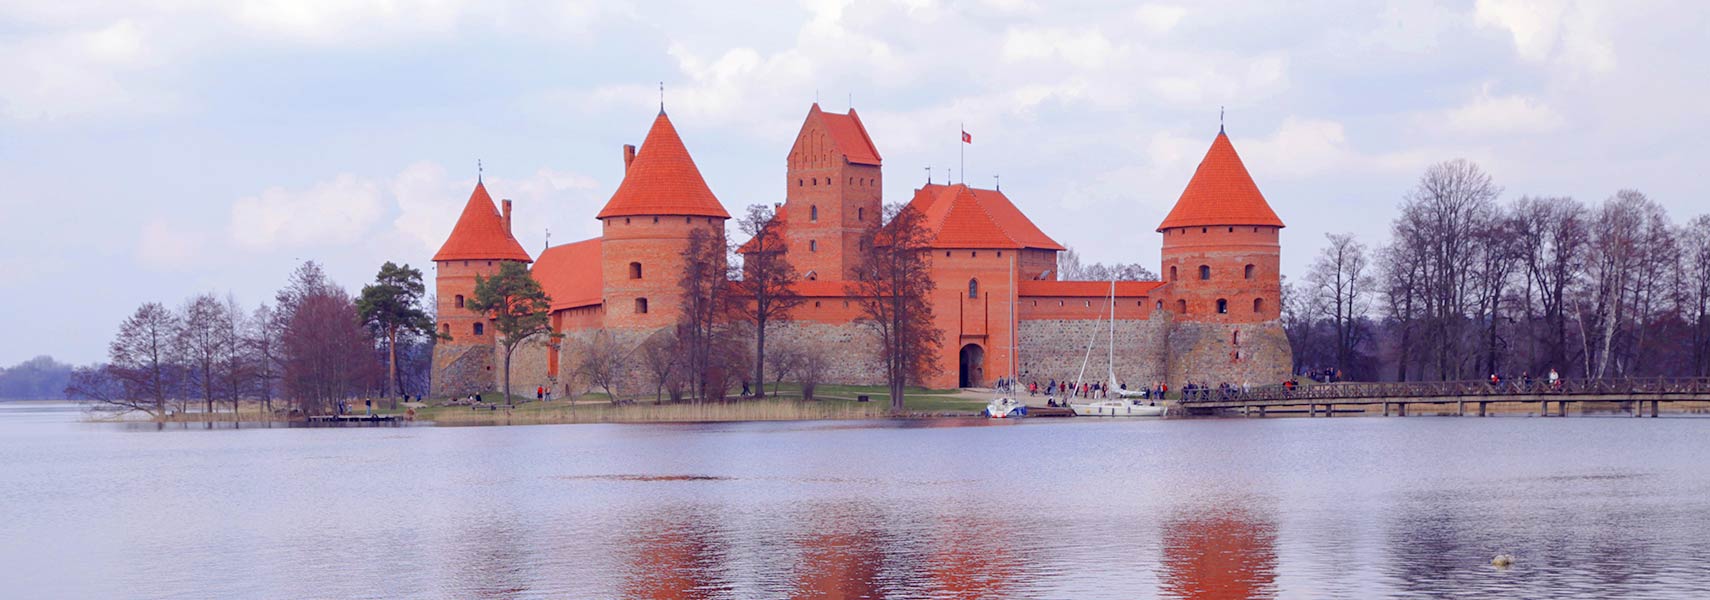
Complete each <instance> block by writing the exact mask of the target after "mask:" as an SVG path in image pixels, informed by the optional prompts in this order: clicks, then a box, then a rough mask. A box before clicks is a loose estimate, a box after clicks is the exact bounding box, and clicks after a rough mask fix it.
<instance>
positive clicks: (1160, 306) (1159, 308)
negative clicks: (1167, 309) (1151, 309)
mask: <svg viewBox="0 0 1710 600" xmlns="http://www.w3.org/2000/svg"><path fill="white" fill-rule="evenodd" d="M1156 310H1164V301H1163V300H1159V301H1158V307H1157V308H1156Z"/></svg>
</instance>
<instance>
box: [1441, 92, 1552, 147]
mask: <svg viewBox="0 0 1710 600" xmlns="http://www.w3.org/2000/svg"><path fill="white" fill-rule="evenodd" d="M1443 118H1444V120H1445V121H1447V122H1448V124H1449V125H1450V127H1452V128H1453V129H1454V130H1455V131H1457V132H1460V133H1464V134H1472V135H1479V134H1498V133H1545V132H1549V131H1554V130H1556V129H1558V128H1560V127H1561V126H1562V125H1563V123H1564V122H1565V121H1564V120H1563V119H1562V116H1561V115H1559V114H1556V111H1555V110H1553V109H1551V108H1550V107H1549V106H1548V105H1545V104H1544V103H1543V102H1542V101H1540V100H1538V99H1536V98H1531V97H1527V96H1521V95H1509V96H1492V95H1491V94H1490V86H1488V85H1487V86H1485V87H1484V89H1482V90H1480V91H1479V94H1478V96H1477V97H1475V98H1473V99H1472V100H1471V101H1468V102H1467V103H1466V104H1464V105H1462V106H1460V107H1457V108H1454V109H1451V110H1449V111H1447V113H1446V114H1444V115H1443Z"/></svg>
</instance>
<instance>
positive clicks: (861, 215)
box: [855, 208, 867, 221]
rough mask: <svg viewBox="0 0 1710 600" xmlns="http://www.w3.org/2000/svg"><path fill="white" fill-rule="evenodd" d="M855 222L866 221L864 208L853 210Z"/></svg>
mask: <svg viewBox="0 0 1710 600" xmlns="http://www.w3.org/2000/svg"><path fill="white" fill-rule="evenodd" d="M855 220H857V221H865V220H867V209H865V208H857V209H855Z"/></svg>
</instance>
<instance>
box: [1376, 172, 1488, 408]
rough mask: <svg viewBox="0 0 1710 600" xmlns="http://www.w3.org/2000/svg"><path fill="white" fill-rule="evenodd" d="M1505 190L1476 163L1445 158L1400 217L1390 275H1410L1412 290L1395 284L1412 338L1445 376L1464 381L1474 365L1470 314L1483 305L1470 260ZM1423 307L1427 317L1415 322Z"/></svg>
mask: <svg viewBox="0 0 1710 600" xmlns="http://www.w3.org/2000/svg"><path fill="white" fill-rule="evenodd" d="M1501 192H1502V188H1500V187H1497V185H1496V184H1495V183H1494V182H1492V181H1491V178H1490V175H1488V174H1486V173H1485V172H1484V171H1483V170H1481V169H1479V168H1478V166H1477V165H1475V164H1473V163H1471V162H1468V161H1466V160H1461V159H1456V160H1451V161H1446V162H1441V163H1437V164H1435V165H1432V166H1431V167H1429V168H1427V169H1426V170H1425V174H1424V175H1423V176H1421V177H1420V178H1419V183H1418V185H1417V187H1415V188H1414V190H1413V191H1412V192H1410V193H1409V194H1408V196H1407V197H1406V199H1405V200H1404V201H1403V202H1402V205H1401V215H1400V216H1399V217H1397V219H1396V223H1395V226H1394V231H1395V234H1394V236H1393V237H1394V239H1393V240H1392V244H1393V245H1394V246H1395V247H1396V248H1398V250H1399V252H1398V253H1396V256H1394V258H1395V259H1396V260H1393V261H1391V262H1390V265H1391V266H1392V267H1394V268H1397V269H1399V271H1396V272H1392V273H1390V274H1389V275H1390V276H1389V277H1388V279H1389V280H1390V283H1391V284H1395V283H1398V282H1402V281H1405V282H1406V289H1405V290H1392V294H1391V298H1392V300H1400V301H1401V302H1402V304H1404V305H1406V309H1405V310H1406V312H1407V313H1408V319H1407V321H1408V323H1407V324H1406V325H1405V326H1406V329H1405V330H1404V331H1406V332H1407V335H1408V336H1409V337H1411V336H1412V335H1413V334H1415V333H1417V334H1420V339H1418V343H1421V344H1422V345H1423V347H1424V349H1425V350H1426V351H1427V352H1428V353H1429V356H1428V358H1429V359H1431V363H1432V366H1433V367H1434V369H1433V371H1434V375H1435V376H1436V377H1437V378H1439V379H1458V378H1460V377H1462V376H1463V375H1465V373H1466V371H1467V369H1468V367H1470V366H1471V365H1470V364H1469V363H1468V360H1467V358H1468V356H1470V355H1471V353H1469V352H1468V350H1469V346H1470V343H1471V341H1472V336H1470V335H1469V328H1468V325H1469V323H1470V319H1469V316H1468V315H1469V314H1471V313H1473V312H1474V311H1475V310H1476V309H1477V306H1476V304H1477V298H1476V297H1475V295H1474V291H1475V290H1474V287H1475V285H1474V282H1473V279H1472V277H1473V272H1472V271H1473V265H1471V264H1469V261H1468V259H1469V258H1470V257H1472V256H1473V252H1474V249H1475V248H1474V245H1475V244H1476V243H1477V235H1478V232H1479V231H1480V229H1481V228H1482V227H1483V226H1485V224H1486V223H1488V222H1489V221H1490V220H1491V219H1492V215H1493V213H1494V211H1495V200H1496V197H1497V196H1498V195H1499V194H1501ZM1415 268H1417V270H1414V269H1415ZM1415 301H1417V304H1418V305H1417V306H1416V305H1415ZM1416 308H1417V309H1421V310H1420V316H1422V317H1423V319H1422V322H1419V323H1418V324H1417V326H1414V318H1413V312H1414V310H1415V309H1416ZM1404 346H1410V344H1404Z"/></svg>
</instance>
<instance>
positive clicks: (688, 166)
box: [595, 111, 730, 329]
mask: <svg viewBox="0 0 1710 600" xmlns="http://www.w3.org/2000/svg"><path fill="white" fill-rule="evenodd" d="M595 218H597V219H599V220H600V222H601V223H602V224H603V226H602V227H601V237H602V238H603V240H602V241H601V242H600V272H601V276H602V278H603V279H604V283H603V286H604V296H603V297H604V302H605V307H606V314H605V323H606V326H607V327H612V328H619V329H654V328H659V327H666V326H670V325H674V324H676V323H677V318H678V316H679V315H680V314H681V304H682V301H681V299H682V292H681V289H680V287H679V286H680V281H681V278H682V275H683V266H684V260H685V259H684V253H685V251H686V250H687V249H688V246H689V235H690V234H691V233H692V232H694V231H696V230H700V231H705V232H707V233H708V234H709V235H711V236H714V238H715V239H716V240H718V243H719V244H721V245H722V244H723V243H724V222H725V220H726V219H729V218H730V213H727V212H725V210H724V205H722V204H720V203H719V201H718V198H717V197H714V196H713V193H712V190H711V189H708V188H707V183H706V181H705V180H703V179H702V178H701V172H700V169H698V168H696V167H695V161H694V159H693V158H692V157H690V156H689V150H688V149H687V148H684V147H683V140H682V139H681V138H679V137H677V129H676V128H675V127H673V126H672V125H671V119H670V118H669V117H667V116H666V115H665V111H660V112H659V116H658V118H655V119H654V120H653V128H652V129H650V130H648V132H647V139H645V140H643V141H642V142H641V150H640V152H636V150H635V149H634V147H633V146H624V176H623V183H621V184H619V185H618V189H617V191H616V192H614V193H612V198H611V200H610V201H608V202H606V206H605V208H603V209H601V210H600V213H599V215H597V216H596V217H595Z"/></svg>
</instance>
